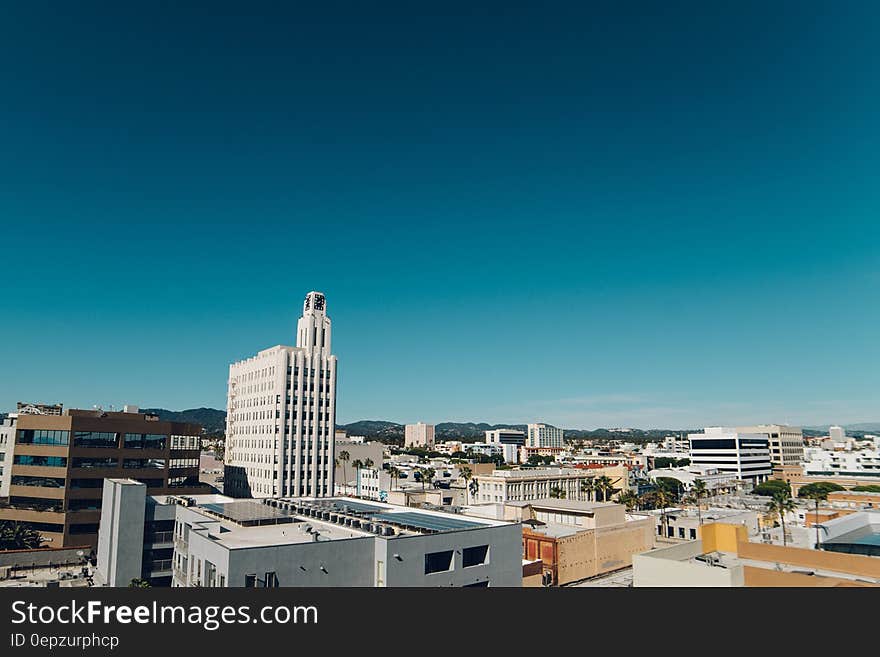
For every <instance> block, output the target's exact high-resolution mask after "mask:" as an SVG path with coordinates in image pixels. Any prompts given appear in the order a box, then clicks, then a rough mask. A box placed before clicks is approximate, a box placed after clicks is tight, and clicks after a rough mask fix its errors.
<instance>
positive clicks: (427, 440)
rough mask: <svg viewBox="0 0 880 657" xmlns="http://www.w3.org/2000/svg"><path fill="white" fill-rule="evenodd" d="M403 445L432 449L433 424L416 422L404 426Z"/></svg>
mask: <svg viewBox="0 0 880 657" xmlns="http://www.w3.org/2000/svg"><path fill="white" fill-rule="evenodd" d="M403 445H404V447H425V448H426V449H434V425H433V424H425V423H424V422H416V423H415V424H407V425H406V427H405V428H404V441H403Z"/></svg>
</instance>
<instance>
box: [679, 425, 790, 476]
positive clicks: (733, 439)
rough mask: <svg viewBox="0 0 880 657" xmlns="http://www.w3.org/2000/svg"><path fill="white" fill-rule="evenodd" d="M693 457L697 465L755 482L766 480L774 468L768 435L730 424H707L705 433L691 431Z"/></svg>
mask: <svg viewBox="0 0 880 657" xmlns="http://www.w3.org/2000/svg"><path fill="white" fill-rule="evenodd" d="M688 440H689V441H690V446H691V448H690V460H691V464H693V465H695V466H702V467H708V468H715V469H717V470H718V471H720V472H729V473H733V474H735V475H736V477H737V479H740V480H742V481H746V482H750V483H753V484H757V483H760V482H762V481H765V480H767V479H768V478H769V477H770V475H771V473H772V472H773V466H772V463H771V461H770V444H769V442H770V441H769V438H767V436H766V435H765V434H763V433H744V432H740V431H738V430H737V429H733V428H729V427H707V428H706V429H704V431H703V433H692V434H688Z"/></svg>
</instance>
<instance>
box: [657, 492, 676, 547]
mask: <svg viewBox="0 0 880 657" xmlns="http://www.w3.org/2000/svg"><path fill="white" fill-rule="evenodd" d="M671 500H672V496H671V495H670V494H669V492H668V491H667V490H666V489H665V488H658V489H657V490H656V491H654V503H655V505H657V506H659V507H660V525H661V527H663V537H664V538H666V537H667V534H669V519H668V518H667V517H666V507H667V506H669V503H670V501H671Z"/></svg>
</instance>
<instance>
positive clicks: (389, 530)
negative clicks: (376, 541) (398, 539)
mask: <svg viewBox="0 0 880 657" xmlns="http://www.w3.org/2000/svg"><path fill="white" fill-rule="evenodd" d="M385 536H394V527H386V528H385Z"/></svg>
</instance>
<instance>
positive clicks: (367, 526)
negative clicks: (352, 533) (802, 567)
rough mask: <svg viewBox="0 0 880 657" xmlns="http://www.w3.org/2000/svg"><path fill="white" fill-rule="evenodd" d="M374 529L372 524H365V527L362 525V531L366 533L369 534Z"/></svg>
mask: <svg viewBox="0 0 880 657" xmlns="http://www.w3.org/2000/svg"><path fill="white" fill-rule="evenodd" d="M373 527H374V525H373V523H371V522H365V523H364V524H363V525H361V529H363V530H364V531H367V532H372V531H373Z"/></svg>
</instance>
